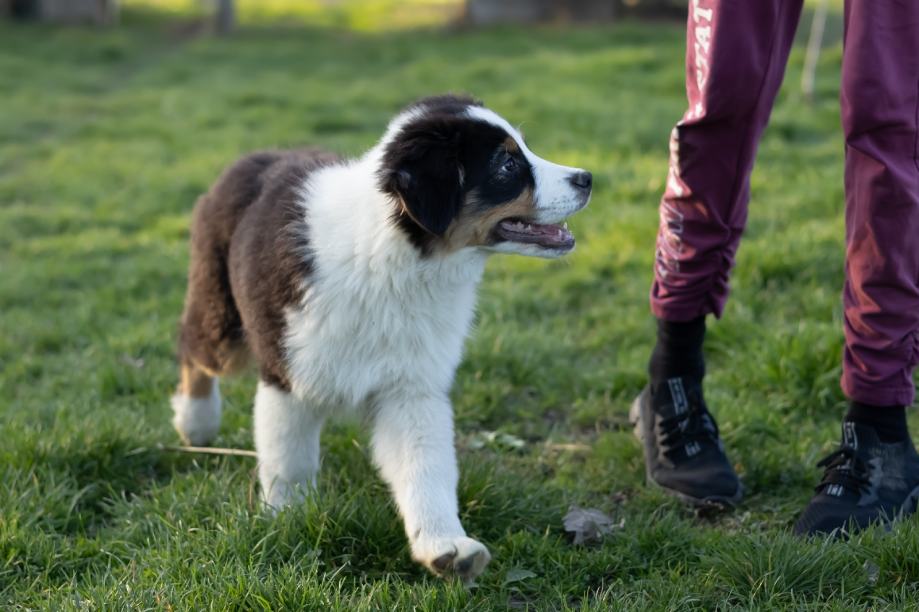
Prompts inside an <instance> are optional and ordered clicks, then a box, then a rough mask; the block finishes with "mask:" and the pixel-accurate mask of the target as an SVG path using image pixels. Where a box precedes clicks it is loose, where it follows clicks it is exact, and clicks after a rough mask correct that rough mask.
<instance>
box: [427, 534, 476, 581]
mask: <svg viewBox="0 0 919 612" xmlns="http://www.w3.org/2000/svg"><path fill="white" fill-rule="evenodd" d="M412 557H413V558H414V559H415V561H418V562H419V563H421V564H422V565H424V566H425V567H427V568H428V569H429V570H431V571H432V572H433V573H435V574H437V575H438V576H444V577H446V576H457V577H458V578H460V579H461V580H462V581H463V582H465V583H467V584H468V583H471V582H472V581H473V580H475V578H476V577H477V576H478V575H479V574H481V573H482V571H483V570H484V569H485V566H486V565H488V562H489V561H491V554H489V552H488V549H487V548H485V546H484V545H483V544H482V543H481V542H478V541H476V540H473V539H472V538H467V537H465V536H464V537H459V538H419V539H418V540H417V541H416V542H415V543H413V544H412Z"/></svg>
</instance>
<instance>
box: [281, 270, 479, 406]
mask: <svg viewBox="0 0 919 612" xmlns="http://www.w3.org/2000/svg"><path fill="white" fill-rule="evenodd" d="M413 285H417V286H413ZM435 285H436V283H435ZM474 302H475V283H472V282H470V283H465V284H461V285H456V286H450V287H436V286H434V287H432V286H431V285H430V284H425V283H408V284H402V283H399V282H398V279H394V278H386V276H385V275H383V276H381V277H379V278H376V279H373V280H371V279H363V281H362V282H357V283H355V282H345V279H338V282H336V280H335V279H332V278H325V279H323V281H322V282H320V283H319V284H318V285H317V286H315V287H312V288H310V289H309V290H308V291H307V295H306V299H305V300H304V304H303V305H302V306H301V307H300V308H298V309H296V310H292V311H290V312H289V313H288V316H287V325H288V328H287V329H288V334H287V354H288V367H289V371H290V375H291V382H292V386H293V389H294V392H295V393H296V394H298V395H301V396H302V397H303V398H304V399H306V400H307V401H310V402H312V403H314V404H318V405H320V406H322V407H325V408H326V409H328V410H333V411H338V410H341V409H344V410H349V411H351V410H355V409H360V408H363V407H365V406H366V405H367V403H368V401H369V400H370V398H371V397H372V396H374V395H376V394H380V393H392V392H403V391H404V390H411V391H412V392H414V393H431V394H444V393H446V392H447V391H448V390H449V387H450V385H451V383H452V379H453V374H454V372H455V370H456V367H457V365H458V364H459V360H460V357H461V354H462V344H463V340H464V338H465V336H466V334H467V332H468V329H469V325H470V321H471V318H472V314H473V310H474ZM317 407H318V406H317Z"/></svg>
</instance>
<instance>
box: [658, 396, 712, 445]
mask: <svg viewBox="0 0 919 612" xmlns="http://www.w3.org/2000/svg"><path fill="white" fill-rule="evenodd" d="M659 424H660V429H661V434H662V435H661V438H660V444H661V446H662V447H663V450H664V453H666V454H668V455H669V454H670V453H672V452H674V451H676V450H678V449H680V448H683V447H685V446H686V445H688V444H689V443H691V442H696V443H704V444H708V443H717V442H718V426H717V425H716V424H715V421H714V419H712V418H711V417H709V416H708V412H707V411H706V410H705V409H704V408H703V407H702V405H701V404H700V403H699V402H697V401H690V404H689V409H688V410H687V411H686V412H684V413H682V414H674V415H671V416H669V417H665V418H663V419H661V420H660V421H659Z"/></svg>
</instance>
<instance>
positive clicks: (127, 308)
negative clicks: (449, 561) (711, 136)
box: [0, 5, 919, 610]
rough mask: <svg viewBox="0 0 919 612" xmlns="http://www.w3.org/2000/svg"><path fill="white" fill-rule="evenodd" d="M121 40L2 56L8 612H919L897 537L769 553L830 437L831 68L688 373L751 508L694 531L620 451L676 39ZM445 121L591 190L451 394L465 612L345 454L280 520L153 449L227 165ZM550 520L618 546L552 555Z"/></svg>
mask: <svg viewBox="0 0 919 612" xmlns="http://www.w3.org/2000/svg"><path fill="white" fill-rule="evenodd" d="M123 17H124V19H123V24H122V26H121V27H119V28H117V29H113V30H108V31H96V30H91V29H79V28H77V29H52V28H46V27H40V26H34V25H29V26H22V25H10V24H7V23H2V24H0V92H2V94H0V372H2V373H0V398H2V399H0V427H2V440H3V443H2V445H0V607H2V608H6V609H26V608H33V609H34V608H52V609H132V610H134V609H145V608H156V609H176V610H185V609H192V610H197V609H215V610H223V609H259V610H261V609H264V610H274V609H317V610H327V609H342V610H344V609H347V610H388V609H408V608H415V609H421V610H443V609H469V610H483V609H503V608H507V607H511V608H530V609H548V610H556V609H596V610H605V609H611V608H616V609H618V608H622V609H636V610H645V609H691V608H704V609H712V608H744V609H747V608H760V609H763V608H770V609H772V608H783V607H784V608H788V609H802V608H813V609H816V608H820V609H825V608H827V607H828V608H830V609H859V610H864V609H866V608H876V609H884V608H890V609H916V605H917V604H916V602H917V601H919V520H916V519H913V520H911V521H910V522H908V523H907V524H904V525H902V526H901V528H900V529H899V530H898V531H897V532H896V533H895V534H894V535H887V534H884V533H881V532H877V531H870V532H868V533H866V534H864V535H862V536H860V537H857V538H855V539H854V540H852V541H850V542H848V543H824V542H820V541H813V542H807V541H799V540H796V539H794V538H793V537H792V536H791V535H790V534H789V526H790V524H791V522H792V521H793V520H794V518H795V516H796V514H797V512H798V511H799V510H800V509H801V508H802V506H803V504H804V503H805V502H806V500H807V499H808V497H809V495H810V493H811V487H812V486H813V485H814V484H815V483H816V479H817V478H818V476H819V472H818V471H817V469H816V468H815V467H814V463H815V462H816V460H817V459H819V458H820V457H821V456H822V454H823V453H825V452H827V451H829V450H830V449H831V448H832V447H833V445H834V444H835V441H836V439H837V437H838V431H837V429H838V423H839V420H840V417H841V414H842V411H843V409H844V398H843V397H842V395H841V393H840V391H839V388H838V384H837V380H838V377H839V361H840V351H841V342H842V335H841V321H840V300H839V293H840V288H841V283H842V278H843V275H842V255H843V243H842V236H843V217H842V210H843V193H842V161H843V159H842V141H841V136H840V133H839V129H838V125H839V117H838V110H837V102H836V99H837V97H836V89H837V84H838V77H837V75H838V69H839V63H840V57H841V48H840V45H839V43H838V40H832V41H830V44H829V47H828V49H827V51H826V52H825V53H824V55H823V57H822V60H821V64H820V70H819V75H818V91H817V100H816V103H815V104H814V105H813V106H808V105H806V104H805V103H804V102H803V101H802V100H801V98H800V95H799V94H798V93H797V87H796V86H797V82H798V79H799V77H800V65H801V61H802V53H801V49H800V47H799V48H798V49H797V50H796V51H795V53H794V54H793V56H792V62H791V66H790V68H789V73H788V77H787V79H786V87H785V88H784V89H783V92H782V94H781V95H780V99H779V102H778V105H777V108H776V110H775V113H774V115H773V120H772V124H771V127H770V129H769V130H768V132H767V134H766V137H765V140H764V141H763V143H762V147H761V152H760V157H759V162H758V167H757V170H756V172H755V174H754V177H753V194H754V195H753V202H752V205H751V215H750V223H749V231H748V234H747V237H746V240H745V242H744V244H743V247H742V249H741V252H740V258H739V263H738V268H737V271H736V274H735V276H734V294H733V299H732V301H731V302H730V305H729V307H728V309H727V312H726V314H725V317H724V319H723V320H722V321H721V322H718V323H716V324H713V325H711V327H710V330H711V331H710V334H709V342H708V346H707V354H708V358H709V372H710V375H709V378H708V397H709V400H710V403H711V404H712V406H713V409H714V411H715V413H716V415H717V416H718V418H719V421H720V423H721V425H722V430H723V434H724V439H725V443H726V445H727V448H728V450H729V453H730V455H731V457H732V458H733V459H734V460H735V461H736V464H737V467H738V470H739V471H740V473H741V475H742V477H743V479H744V482H745V485H746V488H747V490H748V492H749V495H748V497H747V498H746V500H745V501H744V503H743V505H742V506H741V507H740V508H739V509H738V510H737V511H736V512H734V513H732V514H727V515H722V516H718V517H697V516H695V515H694V514H693V513H692V512H690V511H688V510H686V509H684V508H683V507H681V506H680V505H678V504H677V503H676V502H674V501H673V500H671V499H669V498H667V497H665V496H664V495H662V494H660V493H659V492H656V491H654V490H652V489H650V488H647V487H646V486H645V485H644V471H643V466H642V460H641V451H640V448H639V445H638V443H637V442H636V441H635V440H634V439H633V438H632V435H631V433H630V431H629V428H628V427H627V423H626V412H627V409H628V405H629V403H630V401H631V399H632V398H633V396H635V395H636V393H637V392H638V391H639V390H640V388H641V387H642V385H643V382H644V369H645V363H646V359H647V355H648V352H649V350H650V344H651V341H652V338H653V336H652V333H653V325H652V321H651V319H650V316H649V314H648V308H647V290H648V285H649V277H650V271H651V263H652V251H653V242H654V235H655V230H656V227H657V210H656V206H657V201H658V199H659V197H660V193H661V192H662V190H663V181H664V178H665V171H666V163H667V138H668V134H669V131H670V127H671V125H672V124H673V122H674V121H675V120H676V119H677V118H678V117H679V116H680V114H681V113H682V110H683V104H684V96H683V92H682V68H681V66H682V61H683V45H684V41H683V31H682V27H681V26H680V25H679V24H662V23H654V24H634V23H623V24H619V25H615V26H611V27H582V28H557V27H546V28H539V29H514V28H501V29H492V30H486V31H477V32H468V31H454V30H449V31H446V32H444V31H437V30H416V31H407V30H404V29H400V28H380V29H373V28H369V27H360V28H357V29H351V30H349V31H347V32H342V31H333V30H331V29H329V28H328V27H319V26H318V25H317V24H315V23H313V22H311V21H310V17H309V16H308V15H307V16H306V17H304V18H303V19H301V20H300V21H296V20H289V21H288V22H287V23H285V24H280V25H279V24H274V25H273V24H271V23H270V20H268V19H267V18H263V19H261V20H259V21H258V22H257V23H256V24H255V25H251V26H249V27H244V28H242V30H241V31H240V32H238V34H237V35H236V36H234V37H233V38H232V39H230V40H217V39H214V38H211V37H209V36H207V35H202V34H201V33H200V32H199V31H198V28H196V27H195V25H194V23H193V22H191V21H189V16H188V15H187V14H186V13H183V12H182V10H181V7H180V8H179V9H176V10H175V11H173V12H171V13H168V14H167V13H156V12H153V11H151V10H148V9H142V8H141V9H139V8H132V7H131V6H130V5H129V6H128V9H127V10H126V11H125V13H124V15H123ZM447 90H453V91H468V92H472V93H474V94H475V95H477V96H479V97H481V98H483V99H484V100H485V101H486V102H487V103H488V104H489V105H490V106H491V107H493V108H495V109H496V110H498V111H499V112H501V113H503V114H504V115H506V116H508V117H509V118H510V119H511V120H512V121H514V122H519V123H520V124H522V126H523V129H524V130H525V131H526V134H527V138H528V140H529V142H530V144H531V146H532V147H533V148H534V150H535V151H536V152H537V153H539V154H541V155H544V156H545V157H548V158H550V159H553V160H556V161H559V162H562V163H566V164H570V165H577V166H583V167H585V168H589V169H591V170H593V171H594V175H595V177H596V188H595V191H594V199H593V202H592V204H591V206H590V207H589V208H588V209H587V210H586V211H585V212H584V213H582V214H580V215H579V216H577V217H575V218H574V219H573V222H572V223H571V226H572V229H573V230H574V232H575V234H576V235H577V236H578V239H579V247H578V249H577V251H576V252H575V253H574V254H573V255H572V256H571V257H570V258H568V259H567V260H565V261H560V262H552V263H546V262H540V261H533V260H525V259H520V258H518V259H513V258H495V259H494V260H493V261H492V262H491V263H490V264H489V269H488V271H487V273H486V280H485V283H484V285H483V287H482V291H481V305H480V309H479V316H478V325H477V328H476V331H475V332H474V334H473V335H472V337H471V338H470V339H469V342H468V345H467V356H466V359H465V361H464V362H463V365H462V366H461V368H460V370H459V373H458V375H457V381H456V385H455V388H454V393H453V398H454V400H455V406H456V415H457V421H458V428H457V429H458V432H459V435H458V440H457V443H458V447H459V452H460V458H461V465H462V478H461V484H460V496H461V507H462V515H463V520H464V523H465V525H466V528H467V530H468V531H469V532H470V533H471V535H473V536H475V537H478V538H480V539H482V540H483V541H484V542H485V543H486V544H487V545H488V546H489V547H490V549H491V550H492V552H493V554H494V561H493V562H492V565H491V566H490V567H489V570H488V572H487V573H486V575H485V576H484V577H483V578H482V579H481V580H480V581H479V584H478V586H477V587H475V588H474V589H471V590H467V589H464V588H463V587H462V586H461V585H459V584H455V583H443V582H441V581H439V580H437V579H434V578H432V577H429V576H427V575H426V574H425V573H424V571H423V570H421V569H420V568H418V567H416V566H415V565H414V564H413V563H412V562H411V561H410V559H409V555H408V550H407V546H406V542H405V538H404V535H403V533H402V527H401V524H400V522H399V520H398V519H397V516H396V514H395V511H394V509H393V506H392V504H391V503H390V501H389V496H388V493H387V491H386V490H385V487H384V485H383V484H382V483H381V481H380V480H379V479H378V478H377V477H376V476H375V475H374V472H373V470H372V468H371V464H370V461H369V458H368V449H367V437H366V435H365V434H364V432H363V431H362V430H361V428H359V427H358V426H357V425H353V424H341V425H337V426H334V427H331V428H329V429H328V430H327V433H326V434H325V436H324V439H323V444H324V449H323V461H324V466H323V472H322V475H321V482H320V494H319V496H318V498H317V499H316V500H314V501H313V502H311V503H310V504H309V506H308V507H303V508H298V509H296V510H291V511H287V512H284V513H282V514H281V515H280V516H278V517H277V518H270V517H269V516H267V515H266V514H265V513H263V512H262V511H261V510H259V508H258V506H257V504H256V503H255V501H254V500H255V499H256V497H255V489H254V487H255V485H254V475H253V471H252V470H253V467H254V463H253V461H252V460H251V459H249V458H241V457H223V458H210V457H204V456H191V455H186V454H181V455H180V454H176V453H170V452H167V451H162V450H157V445H162V444H165V445H170V444H175V443H176V442H177V439H176V436H175V434H174V432H173V431H172V429H171V426H170V424H169V403H168V401H167V398H168V396H169V394H170V393H171V391H172V388H173V386H174V384H175V382H176V371H175V367H174V358H173V355H174V338H175V333H176V323H177V319H178V315H179V312H180V309H181V304H182V298H183V293H184V277H185V269H186V265H187V248H186V239H187V231H188V222H189V211H190V208H191V206H192V203H193V202H194V199H195V198H196V197H197V195H198V194H199V193H200V192H201V191H202V190H204V189H205V188H206V187H207V186H208V184H209V182H210V181H211V180H212V179H213V178H214V177H215V176H216V174H217V173H218V172H219V171H220V169H221V168H222V166H224V165H225V164H226V163H228V162H229V161H231V160H233V159H234V158H235V157H236V156H238V155H239V154H241V153H242V152H244V151H248V150H252V149H257V148H263V147H274V146H287V145H297V144H303V143H312V144H319V145H323V146H325V147H328V148H331V149H334V150H337V151H340V152H344V153H350V154H356V153H359V152H361V151H362V150H363V149H365V148H366V147H368V146H369V145H370V144H371V143H372V142H373V141H374V140H375V139H376V138H377V137H378V136H379V135H380V133H381V131H382V129H383V127H384V125H385V124H386V121H387V119H388V118H389V117H390V116H391V115H392V113H393V112H395V111H396V110H397V109H398V108H399V107H400V106H401V105H402V104H404V103H406V102H407V101H409V100H411V99H413V98H415V97H419V96H422V95H425V94H429V93H432V92H442V91H447ZM254 385H255V378H254V376H252V375H247V376H243V377H241V378H239V379H234V380H230V381H226V382H225V384H224V386H223V390H224V393H225V399H226V403H225V409H226V415H225V419H224V425H223V428H222V430H221V434H220V437H219V438H218V440H217V444H218V445H220V446H227V447H239V448H251V444H252V442H251V416H250V404H251V397H252V394H253V391H254ZM912 425H913V430H914V431H919V421H917V420H916V419H915V417H913V418H912ZM491 432H499V433H500V434H507V435H505V436H501V435H497V436H496V435H491ZM518 441H521V442H523V444H522V445H521V444H520V443H518ZM571 504H578V505H582V506H591V507H596V508H599V509H601V510H603V511H604V512H606V513H608V514H609V515H611V516H612V517H613V518H614V520H616V521H617V522H618V521H620V520H621V521H623V522H622V528H621V529H618V530H616V531H615V532H614V533H613V534H611V535H610V536H608V537H607V538H606V539H605V540H604V542H603V543H602V544H601V545H599V546H593V547H576V546H573V545H571V544H570V543H569V542H568V541H567V540H566V538H565V536H564V534H563V532H562V523H561V519H562V517H563V515H564V514H565V512H566V510H567V508H568V507H569V505H571Z"/></svg>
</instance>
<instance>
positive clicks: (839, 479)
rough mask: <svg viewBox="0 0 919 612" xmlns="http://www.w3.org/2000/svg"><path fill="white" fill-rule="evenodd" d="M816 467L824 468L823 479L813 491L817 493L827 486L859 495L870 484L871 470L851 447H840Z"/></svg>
mask: <svg viewBox="0 0 919 612" xmlns="http://www.w3.org/2000/svg"><path fill="white" fill-rule="evenodd" d="M817 467H822V468H826V470H825V471H824V472H823V479H822V480H821V481H820V484H818V485H817V486H816V487H815V489H814V490H815V491H817V492H818V493H819V492H820V491H822V490H823V489H824V488H825V487H827V486H829V485H840V486H842V487H844V488H845V489H847V490H849V491H853V492H855V493H861V492H863V491H864V490H865V489H867V488H868V486H869V485H870V484H871V469H870V468H869V467H868V464H867V463H866V462H865V461H864V460H862V459H861V458H860V457H858V456H857V455H856V454H855V449H854V448H852V447H851V446H842V447H840V448H839V450H837V451H835V452H833V453H830V454H829V455H827V456H826V457H824V458H823V459H821V460H820V462H819V463H818V464H817Z"/></svg>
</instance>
